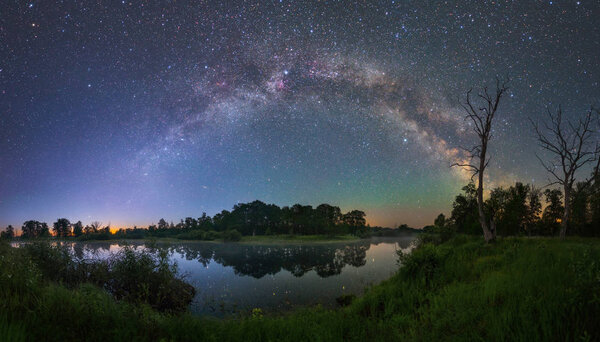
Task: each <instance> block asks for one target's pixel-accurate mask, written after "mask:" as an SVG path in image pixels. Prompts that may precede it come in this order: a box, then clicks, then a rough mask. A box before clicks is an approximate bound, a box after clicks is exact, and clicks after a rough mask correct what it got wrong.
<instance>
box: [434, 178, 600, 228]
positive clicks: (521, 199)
mask: <svg viewBox="0 0 600 342" xmlns="http://www.w3.org/2000/svg"><path fill="white" fill-rule="evenodd" d="M484 204H485V205H484V210H485V214H486V217H489V218H490V220H491V221H493V223H494V224H495V226H496V229H497V232H498V235H501V236H510V235H528V236H531V235H548V236H555V235H558V234H559V231H560V225H561V221H562V217H563V215H564V207H565V203H564V196H563V193H562V191H561V190H560V189H555V188H552V189H546V190H544V191H541V190H540V189H537V188H535V187H534V186H532V185H530V184H523V183H519V182H517V183H516V184H515V185H513V186H510V187H508V188H503V187H498V188H495V189H492V190H491V192H490V195H489V196H488V198H487V199H486V200H485V203H484ZM544 204H545V206H544ZM542 208H543V209H542ZM569 208H570V209H569V211H570V212H569V217H570V219H569V222H568V230H567V232H568V234H569V235H579V236H599V235H600V179H598V178H596V179H594V181H593V182H592V183H589V184H588V183H583V182H581V183H578V184H576V186H575V187H574V191H573V192H572V194H571V199H570V206H569ZM434 227H438V228H441V227H443V228H448V229H450V230H453V231H455V232H458V233H467V234H481V225H480V222H479V214H478V208H477V190H476V187H475V184H473V183H470V184H468V185H466V186H465V187H463V193H461V194H459V195H458V196H456V198H455V200H454V203H453V204H452V213H451V216H450V218H449V219H446V218H445V217H444V215H442V214H440V216H438V218H437V219H436V220H435V223H434V226H430V227H428V228H429V229H433V228H434Z"/></svg>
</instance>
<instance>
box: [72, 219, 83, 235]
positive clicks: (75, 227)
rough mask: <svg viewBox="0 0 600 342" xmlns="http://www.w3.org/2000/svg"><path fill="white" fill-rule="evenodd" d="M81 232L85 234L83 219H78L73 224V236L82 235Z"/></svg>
mask: <svg viewBox="0 0 600 342" xmlns="http://www.w3.org/2000/svg"><path fill="white" fill-rule="evenodd" d="M81 234H83V224H82V223H81V221H77V223H75V224H73V236H81Z"/></svg>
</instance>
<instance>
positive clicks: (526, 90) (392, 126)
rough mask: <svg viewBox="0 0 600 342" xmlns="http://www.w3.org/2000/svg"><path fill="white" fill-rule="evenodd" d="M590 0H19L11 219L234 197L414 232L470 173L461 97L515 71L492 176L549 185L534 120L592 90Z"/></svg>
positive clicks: (6, 189)
mask: <svg viewBox="0 0 600 342" xmlns="http://www.w3.org/2000/svg"><path fill="white" fill-rule="evenodd" d="M599 15H600V4H599V3H598V2H597V1H586V0H581V1H470V2H467V1H464V2H463V1H458V2H453V1H444V2H442V1H423V0H418V1H399V0H395V1H390V0H388V1H290V0H281V1H262V2H251V1H241V0H240V1H223V2H219V1H138V0H125V1H81V2H79V1H30V2H27V1H8V2H6V3H3V5H2V8H1V9H0V227H4V226H6V225H8V224H13V225H15V226H20V225H21V224H22V222H23V221H25V220H28V219H36V220H40V221H47V222H50V223H51V222H54V221H55V220H56V218H58V217H67V218H69V219H70V220H71V221H76V220H81V221H83V222H84V224H85V223H88V222H90V221H94V220H98V221H102V222H104V223H105V224H106V223H108V222H110V223H111V224H112V225H113V226H133V225H138V226H144V225H147V224H150V223H153V222H157V221H158V219H159V218H161V217H164V218H165V219H167V220H173V221H175V222H177V221H179V219H180V218H184V217H186V216H193V217H198V216H200V215H201V213H202V212H207V213H208V214H209V215H213V214H215V213H216V212H219V211H221V210H222V209H230V208H231V207H232V206H233V204H235V203H237V202H246V201H252V200H254V199H260V200H262V201H265V202H268V203H276V204H278V205H281V206H283V205H291V204H294V203H303V204H312V205H318V204H319V203H330V204H334V205H339V206H340V207H341V208H342V210H349V209H354V208H357V209H361V210H364V211H365V212H366V213H367V220H368V222H369V223H370V224H372V225H384V226H396V225H398V224H401V223H407V224H409V225H411V226H423V225H425V224H429V223H431V222H432V220H433V218H434V217H435V216H436V215H437V214H438V213H440V212H445V213H449V211H450V208H451V202H452V199H453V197H454V196H455V195H456V194H457V193H458V192H459V191H460V188H461V187H462V186H463V185H464V184H466V183H467V182H468V178H469V177H468V176H467V175H466V174H465V172H463V171H461V170H459V169H457V168H450V165H451V164H452V163H453V162H456V161H460V160H462V159H464V158H465V156H464V153H463V152H462V151H461V150H459V149H458V147H459V146H468V145H472V143H473V141H474V139H475V137H474V135H473V134H472V133H471V128H470V127H469V125H468V122H466V121H465V120H464V111H463V110H462V108H461V107H460V105H459V98H461V97H463V98H464V94H465V92H466V91H467V90H468V89H469V88H471V87H479V86H481V85H483V84H486V82H487V84H488V85H490V86H494V84H493V80H494V77H495V76H496V75H500V76H505V75H509V76H510V78H511V79H512V81H511V83H510V87H511V88H510V91H509V93H508V94H507V96H506V97H505V98H504V99H503V100H502V103H501V105H500V110H499V112H498V116H497V121H496V122H495V128H494V130H493V140H492V142H491V143H490V144H491V147H490V148H491V154H492V157H493V160H492V163H491V164H490V167H489V176H488V179H489V182H490V184H494V185H503V184H509V183H512V182H514V181H516V180H521V181H524V182H530V183H534V184H536V185H537V186H542V185H544V184H546V180H547V176H546V174H545V172H544V170H543V169H542V167H541V166H540V165H539V163H538V161H537V160H536V158H535V153H536V151H538V148H537V147H536V145H535V140H534V138H533V137H532V134H531V126H530V124H529V122H528V120H527V118H528V117H531V118H533V119H535V120H537V119H538V118H542V116H543V114H544V113H545V110H546V108H547V107H548V106H549V107H550V108H555V107H556V106H558V104H562V106H563V110H564V113H565V114H564V115H566V116H569V117H575V116H577V115H578V114H579V113H582V112H584V111H585V110H586V109H587V108H589V106H590V105H599V101H600V87H599V84H598V82H599V80H600V60H599V55H600V25H598V17H599Z"/></svg>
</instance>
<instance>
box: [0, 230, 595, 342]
mask: <svg viewBox="0 0 600 342" xmlns="http://www.w3.org/2000/svg"><path fill="white" fill-rule="evenodd" d="M419 241H420V242H419V246H418V247H417V248H416V249H415V250H414V251H413V252H412V253H411V254H410V255H404V254H402V253H400V255H399V262H401V263H402V267H400V268H399V271H398V272H397V274H395V275H394V276H393V277H392V278H390V279H389V280H387V281H384V282H383V283H381V284H379V285H377V286H374V287H372V288H370V289H368V290H367V291H366V293H365V294H364V295H363V296H361V297H359V298H343V300H340V302H341V304H343V306H344V307H342V308H339V309H324V308H321V307H314V308H304V309H300V310H297V311H295V312H292V313H288V314H280V315H264V314H263V312H262V310H261V309H260V308H256V309H254V310H252V311H251V312H248V314H247V315H245V316H243V317H236V318H228V319H221V320H219V319H212V318H205V317H197V316H193V315H192V314H190V313H189V312H188V311H187V310H186V308H187V306H188V304H189V303H190V301H191V300H192V298H193V296H194V291H193V288H192V287H191V286H189V285H188V284H186V283H185V281H184V280H185V279H180V278H178V277H177V270H176V266H174V265H171V264H169V263H168V261H167V258H166V255H164V254H161V253H160V252H139V251H135V250H132V249H124V250H123V251H122V252H121V253H118V254H116V255H115V256H113V257H112V258H109V259H108V260H105V261H94V262H90V261H87V262H86V261H85V260H78V259H76V258H74V257H73V256H72V255H70V254H69V252H67V251H66V250H65V249H62V248H61V247H52V246H49V245H45V244H43V243H40V244H30V245H27V246H24V247H23V248H12V247H10V246H9V245H8V244H6V243H3V244H2V245H0V340H2V341H28V340H30V341H36V340H55V341H76V340H90V341H95V340H97V341H101V340H117V341H119V340H121V341H124V340H136V341H137V340H142V341H143V340H147V341H155V340H168V341H171V340H173V341H190V340H202V341H224V340H244V341H281V340H286V341H299V340H310V341H348V340H355V341H364V340H375V341H377V340H381V341H389V340H423V341H431V340H448V339H452V340H488V341H494V340H497V341H506V340H561V341H562V340H583V341H586V340H590V341H591V340H598V339H599V338H600V325H599V324H598V318H597V317H599V315H600V295H599V294H600V263H598V260H600V241H599V240H597V239H589V238H588V239H583V238H569V239H567V240H565V241H560V240H557V239H550V238H504V239H499V241H497V242H496V243H494V244H486V243H484V242H483V240H482V239H481V238H480V237H472V236H461V235H459V236H441V235H429V234H423V235H422V236H421V237H420V239H419Z"/></svg>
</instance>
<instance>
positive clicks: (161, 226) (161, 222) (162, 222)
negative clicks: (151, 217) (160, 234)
mask: <svg viewBox="0 0 600 342" xmlns="http://www.w3.org/2000/svg"><path fill="white" fill-rule="evenodd" d="M168 228H169V224H168V223H167V221H165V219H163V218H161V219H160V220H158V229H168Z"/></svg>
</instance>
